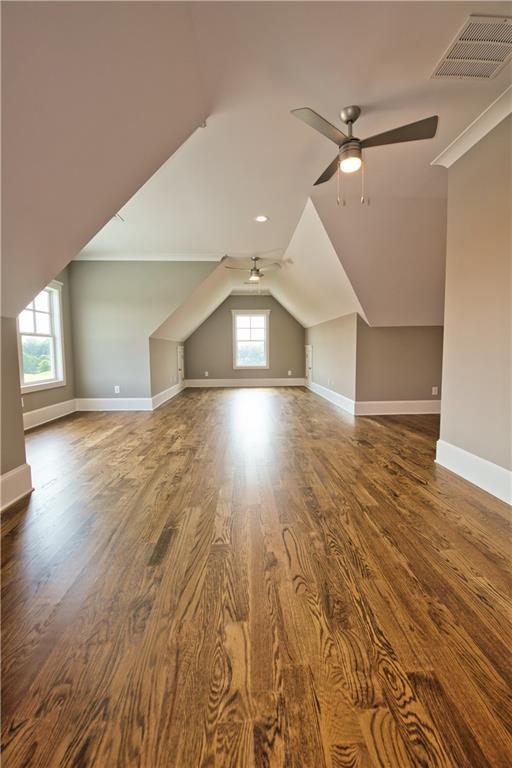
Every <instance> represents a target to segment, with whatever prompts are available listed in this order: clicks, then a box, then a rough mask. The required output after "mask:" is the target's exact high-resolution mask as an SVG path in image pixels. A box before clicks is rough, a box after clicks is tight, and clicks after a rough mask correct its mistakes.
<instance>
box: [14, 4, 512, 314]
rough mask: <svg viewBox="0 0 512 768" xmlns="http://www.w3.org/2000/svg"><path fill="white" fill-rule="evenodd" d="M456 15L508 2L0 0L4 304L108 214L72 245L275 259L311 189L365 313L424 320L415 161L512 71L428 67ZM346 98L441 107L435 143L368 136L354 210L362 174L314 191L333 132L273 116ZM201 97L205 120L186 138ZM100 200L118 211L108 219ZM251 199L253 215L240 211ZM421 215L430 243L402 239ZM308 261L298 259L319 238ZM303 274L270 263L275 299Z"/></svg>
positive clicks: (122, 252) (428, 277)
mask: <svg viewBox="0 0 512 768" xmlns="http://www.w3.org/2000/svg"><path fill="white" fill-rule="evenodd" d="M470 13H485V14H501V15H503V14H510V13H512V6H511V4H510V3H492V2H491V3H489V2H481V3H466V2H453V3H451V2H444V3H428V2H421V3H416V2H409V3H405V2H396V3H388V2H376V3H370V2H355V3H344V2H331V3H316V2H303V3H286V2H285V3H280V2H275V3H274V2H272V3H251V2H249V3H243V2H227V3H222V2H212V3H208V2H207V3H186V4H185V3H184V4H182V3H130V2H120V3H8V4H6V8H5V14H4V15H5V18H4V19H3V21H4V24H3V27H4V30H3V31H4V35H5V40H6V45H5V46H4V48H5V50H4V52H3V58H4V112H5V114H6V116H7V122H6V124H5V126H4V134H3V141H4V159H5V160H4V166H5V167H4V189H5V190H6V194H5V200H4V217H3V219H4V242H3V251H4V267H5V269H4V281H3V282H4V286H3V287H4V308H7V309H5V311H6V313H7V314H15V313H16V312H17V311H19V309H20V308H21V307H22V306H23V304H24V303H26V300H29V299H30V298H31V296H32V295H33V293H34V292H37V290H38V289H40V287H41V285H44V283H45V282H47V281H48V279H49V278H50V277H51V276H52V275H55V274H56V272H58V271H59V270H60V269H61V268H62V267H64V266H65V264H66V263H67V261H69V260H70V259H72V258H73V257H75V256H76V254H77V252H78V251H79V249H80V247H82V245H83V243H84V242H87V239H88V238H90V236H91V234H92V232H94V231H95V230H97V228H98V227H99V226H102V225H103V224H104V222H108V223H107V224H106V226H104V227H103V229H100V231H99V232H98V234H97V235H96V236H95V237H93V239H92V240H90V242H89V244H88V245H87V246H86V248H85V251H84V252H83V253H84V255H86V256H87V257H89V258H91V257H92V258H95V257H96V258H97V257H100V256H102V257H104V258H112V257H117V258H127V257H128V258H146V259H153V258H174V259H192V258H194V259H198V258H203V257H204V258H210V259H216V258H220V256H221V255H222V254H223V253H225V252H228V253H235V254H236V253H240V254H241V253H254V252H258V251H269V250H272V249H276V254H277V256H279V254H283V253H285V251H286V249H287V248H288V246H289V244H290V241H291V240H292V236H293V233H294V232H295V230H296V227H297V224H298V222H299V220H300V217H301V215H302V212H303V210H304V207H305V205H306V201H307V199H308V197H311V199H312V202H313V205H314V207H315V209H316V211H317V212H318V214H319V216H320V219H321V221H322V224H323V226H324V228H325V231H326V232H327V236H328V238H329V240H330V241H331V243H332V245H333V246H334V248H335V250H336V253H337V256H338V258H339V259H340V260H341V263H342V265H343V269H344V271H345V273H346V276H348V279H349V280H350V282H351V284H352V286H354V289H355V291H356V293H357V296H358V299H359V301H360V303H361V305H362V309H363V310H364V311H365V312H366V314H367V317H368V319H369V321H370V322H372V323H373V324H382V323H390V324H391V323H397V322H398V323H403V322H407V323H413V324H414V323H425V322H434V321H436V322H437V321H439V322H440V321H441V319H442V317H441V316H440V311H441V312H442V309H441V310H440V308H442V272H443V268H444V262H443V260H444V235H443V227H444V208H443V202H442V201H443V200H444V199H445V197H446V170H445V169H443V168H440V167H432V166H430V161H431V160H432V159H433V158H434V157H435V156H436V155H438V154H439V152H440V151H441V150H443V149H444V148H445V147H446V146H447V145H448V144H449V143H450V142H451V141H452V139H454V138H455V137H456V136H457V135H458V134H459V133H460V132H461V131H462V130H463V129H464V128H465V127H466V126H467V125H468V124H469V123H470V122H471V121H472V120H473V119H474V118H475V117H476V116H477V115H479V114H480V113H481V112H482V111H483V110H484V109H485V107H486V106H487V105H488V104H490V103H491V102H492V101H493V100H494V99H495V98H496V97H497V96H498V95H499V94H500V93H501V92H503V91H504V90H505V87H506V86H507V85H508V84H509V82H510V77H511V67H510V65H509V66H508V67H507V68H505V69H504V70H503V71H502V72H501V73H500V74H499V75H498V77H496V78H495V79H494V80H490V81H475V82H466V81H446V82H443V81H439V80H432V79H430V75H431V72H432V70H433V68H434V65H435V64H436V62H437V61H438V59H439V58H440V56H441V55H442V54H443V52H444V51H445V49H446V47H447V46H448V44H449V43H450V41H451V39H452V38H453V36H454V35H455V33H456V32H457V30H458V29H459V28H460V27H461V25H462V23H463V22H464V20H465V19H466V17H467V16H468V15H469V14H470ZM92 50H94V52H95V54H94V56H93V57H92V58H91V51H92ZM113 52H115V56H113ZM134 52H137V55H134ZM350 103H358V104H360V105H361V106H362V108H363V114H362V117H361V118H360V121H359V123H358V124H357V133H358V134H359V135H361V136H363V137H364V136H367V135H371V134H373V133H377V132H380V131H381V130H384V129H386V128H392V127H395V126H397V125H400V124H402V123H405V122H409V121H411V120H416V119H419V118H422V117H425V116H428V115H430V114H433V113H437V114H439V116H440V126H439V131H438V136H437V137H436V138H435V139H434V140H432V141H429V142H419V143H418V142H416V143H411V144H408V145H402V146H390V147H383V148H375V149H371V150H368V152H367V155H366V160H367V179H366V180H367V187H368V192H369V195H370V197H371V200H372V206H370V208H368V209H365V210H364V211H363V210H361V209H360V208H359V204H358V202H357V198H358V195H359V190H358V186H357V185H358V178H352V179H350V184H351V186H350V187H348V190H347V192H348V199H349V204H348V206H347V208H346V209H344V210H343V211H341V210H340V209H338V208H337V207H336V206H335V203H334V201H335V193H336V183H335V180H332V181H331V182H329V183H328V184H327V185H325V186H324V187H322V188H313V186H312V184H313V182H314V180H315V179H316V178H317V176H318V175H319V173H320V172H321V171H322V170H323V169H324V168H325V166H326V165H327V164H328V163H329V162H330V161H331V160H332V158H333V151H335V147H334V145H333V144H331V143H330V142H329V141H328V140H327V139H325V138H324V137H323V136H321V135H319V134H317V133H316V132H315V131H313V130H312V129H309V128H308V127H307V126H305V125H303V124H302V123H301V122H299V121H298V120H297V119H295V118H294V117H293V116H291V115H290V114H289V111H290V109H293V108H295V107H300V106H311V107H313V108H314V109H316V110H317V111H319V112H320V113H321V114H323V115H325V116H326V117H327V118H328V119H330V120H331V121H332V122H337V121H338V112H339V109H340V108H341V107H342V106H344V105H347V104H350ZM204 114H208V115H209V117H208V120H207V123H208V125H207V127H206V128H204V129H197V130H195V132H194V133H192V135H190V134H191V132H192V131H193V130H194V129H196V128H197V126H198V125H199V124H200V122H201V120H202V116H203V115H204ZM187 136H190V138H189V139H188V140H186V141H185V143H184V144H183V141H184V140H185V139H186V138H187ZM180 145H181V147H180ZM178 147H180V148H179V149H177V148H178ZM176 150H177V151H176ZM172 153H174V154H172ZM170 155H171V157H170V159H168V160H167V162H164V164H163V165H161V163H162V161H163V159H164V158H169V156H170ZM157 167H159V170H158V171H157V172H156V173H154V170H155V168H157ZM151 173H154V175H153V176H152V177H151V178H150V179H149V181H147V183H145V184H144V181H145V180H146V179H148V178H149V177H150V174H151ZM141 185H143V186H141ZM347 186H348V184H347ZM137 188H138V189H139V191H138V192H136V193H135V194H133V193H134V190H136V189H137ZM132 195H133V196H132ZM438 201H440V202H438ZM114 206H115V207H114ZM116 209H117V210H120V211H121V213H122V215H123V216H124V218H125V222H110V221H109V220H110V218H111V216H112V215H113V214H114V212H115V210H116ZM259 213H265V214H267V215H268V216H269V217H270V220H269V222H267V223H266V224H263V225H261V224H256V223H255V222H254V220H253V219H254V216H255V215H257V214H259ZM388 213H389V216H387V214H388ZM405 217H406V218H407V226H408V228H409V233H408V234H407V237H401V222H402V221H403V220H405ZM390 221H391V222H392V227H391V226H390V225H389V222H390ZM388 226H390V232H388V233H386V234H385V237H384V236H383V227H388ZM432 228H433V231H434V232H435V233H436V235H435V236H434V237H433V238H431V247H428V248H427V247H426V246H425V245H424V244H423V245H421V247H419V248H417V247H416V242H415V231H418V232H427V233H429V232H430V231H431V230H432ZM319 237H320V239H321V237H322V236H321V235H319ZM416 240H417V237H416ZM383 244H384V246H385V247H382V246H383ZM321 248H322V245H321V243H320V242H319V243H316V242H315V245H314V246H313V245H311V250H312V251H315V252H316V251H317V250H321ZM411 253H413V254H414V259H412V260H411ZM304 258H307V256H304ZM309 258H310V259H311V261H312V263H313V264H314V263H315V253H313V252H312V253H311V254H310V256H309ZM301 269H302V267H301ZM375 270H377V273H378V274H379V277H381V278H382V281H381V280H379V281H377V280H375V275H376V272H375ZM295 274H297V275H298V274H299V273H298V272H296V273H295ZM302 274H303V276H305V275H307V278H305V277H303V279H302V281H299V279H298V277H297V280H295V278H294V280H295V282H294V280H292V277H291V273H290V279H289V280H288V281H284V275H285V271H284V270H283V272H282V274H281V275H280V277H279V280H278V279H277V278H276V288H275V290H278V288H277V282H278V281H280V282H281V283H282V287H281V290H282V293H283V301H287V303H288V304H289V305H292V304H297V305H299V303H301V300H299V296H300V295H305V293H304V292H305V291H307V292H309V291H313V292H314V288H313V282H314V281H315V273H314V271H312V270H306V269H302ZM316 277H320V276H319V275H317V276H316ZM299 282H300V287H299ZM293 286H294V287H293ZM301 291H302V293H301ZM379 291H380V295H378V292H379ZM285 294H286V296H285ZM418 296H420V298H421V301H416V298H417V297H418ZM310 303H312V302H311V301H310ZM300 311H305V310H304V307H303V308H302V310H300Z"/></svg>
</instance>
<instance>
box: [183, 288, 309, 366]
mask: <svg viewBox="0 0 512 768" xmlns="http://www.w3.org/2000/svg"><path fill="white" fill-rule="evenodd" d="M232 309H270V321H269V322H270V339H269V340H270V368H265V369H264V370H255V369H254V368H251V369H248V370H235V369H234V368H233V327H232V314H231V310H232ZM304 343H305V342H304V328H303V327H302V326H301V325H300V323H298V322H297V320H295V318H293V317H292V316H291V315H290V313H289V312H287V311H286V309H284V307H282V306H281V304H279V302H278V301H276V300H275V299H274V298H273V297H272V296H228V298H227V299H226V300H225V301H224V302H223V303H222V304H221V305H220V307H218V308H217V309H216V310H215V312H213V313H212V314H211V315H210V317H209V318H208V319H207V320H205V322H204V323H203V324H202V325H200V326H199V328H198V329H197V330H196V331H194V333H193V334H192V335H191V336H190V337H189V338H188V339H187V340H186V342H185V376H186V378H187V379H204V378H205V376H204V372H205V371H208V373H209V377H208V378H210V379H247V378H249V379H253V378H254V379H256V378H263V379H267V378H284V377H287V376H288V371H289V370H291V371H292V377H293V378H303V377H304Z"/></svg>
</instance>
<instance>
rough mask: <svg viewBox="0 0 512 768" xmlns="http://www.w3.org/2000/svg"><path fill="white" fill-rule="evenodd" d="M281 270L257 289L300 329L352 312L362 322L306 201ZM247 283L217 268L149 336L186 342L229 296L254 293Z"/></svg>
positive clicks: (348, 286)
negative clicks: (268, 294) (270, 299)
mask: <svg viewBox="0 0 512 768" xmlns="http://www.w3.org/2000/svg"><path fill="white" fill-rule="evenodd" d="M280 264H281V268H280V269H279V270H277V271H270V270H269V271H267V272H266V273H265V277H264V278H263V280H262V281H261V283H260V286H261V289H263V290H264V291H266V292H268V293H270V294H271V295H272V296H274V298H276V299H277V300H278V301H279V302H280V304H282V305H283V307H285V309H287V310H288V312H290V314H291V315H293V317H295V319H296V320H298V321H299V323H301V325H303V326H304V327H309V326H311V325H316V324H317V323H322V322H324V321H326V320H332V319H333V318H335V317H340V316H341V315H347V314H350V313H352V312H358V313H359V314H360V315H361V316H362V317H366V316H365V312H364V309H363V308H362V307H361V304H360V303H359V301H358V299H357V296H356V295H355V293H354V290H353V288H352V286H351V284H350V282H349V280H348V278H347V275H346V274H345V271H344V269H343V267H342V265H341V262H340V260H339V259H338V256H337V255H336V251H335V250H334V248H333V246H332V243H331V241H330V240H329V238H328V236H327V233H326V231H325V229H324V227H323V225H322V222H321V220H320V217H319V216H318V213H317V212H316V210H315V208H314V206H313V204H312V202H311V201H310V200H308V202H307V203H306V206H305V208H304V211H303V213H302V216H301V217H300V220H299V223H298V225H297V228H296V230H295V233H294V235H293V237H292V239H291V242H290V244H289V246H288V248H287V249H286V253H285V254H284V258H283V259H281V260H280ZM263 271H265V267H263ZM247 277H248V274H247V273H246V272H233V271H231V270H227V269H224V264H219V266H218V267H217V268H216V269H215V271H214V272H212V273H211V274H210V275H208V277H207V278H206V279H205V280H204V281H203V282H202V283H201V284H200V285H199V286H198V287H197V288H196V289H195V290H194V292H193V293H192V294H191V295H190V296H189V297H188V298H187V299H186V300H185V301H184V302H183V303H182V304H181V305H180V306H179V307H178V308H177V309H176V310H175V311H174V312H173V313H172V314H171V315H170V317H169V318H168V319H167V320H166V321H165V322H164V323H162V325H161V326H160V327H159V328H158V329H157V331H156V332H155V333H154V334H153V336H155V337H157V338H164V339H173V340H175V341H184V340H185V339H187V338H188V337H189V336H190V334H191V333H193V332H194V331H195V330H196V328H198V327H199V326H200V325H201V323H202V322H204V320H206V318H207V317H208V316H209V315H211V313H212V312H214V311H215V310H216V309H217V307H219V306H220V304H222V302H223V301H224V299H226V297H227V296H229V294H230V293H233V292H240V291H243V292H244V293H253V292H255V291H256V290H258V288H255V289H253V290H251V289H250V288H248V287H247V285H246V283H245V282H244V281H245V280H247Z"/></svg>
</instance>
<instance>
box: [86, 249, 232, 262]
mask: <svg viewBox="0 0 512 768" xmlns="http://www.w3.org/2000/svg"><path fill="white" fill-rule="evenodd" d="M224 255H225V254H224V253H140V252H139V251H81V252H80V253H79V254H78V255H77V256H75V258H74V259H73V261H220V260H221V259H222V258H223V256H224Z"/></svg>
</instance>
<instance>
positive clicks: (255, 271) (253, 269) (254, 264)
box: [222, 254, 281, 283]
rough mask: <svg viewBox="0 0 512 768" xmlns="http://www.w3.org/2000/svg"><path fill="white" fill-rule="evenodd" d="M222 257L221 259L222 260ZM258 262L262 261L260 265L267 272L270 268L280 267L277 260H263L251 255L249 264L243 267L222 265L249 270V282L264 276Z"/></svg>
mask: <svg viewBox="0 0 512 768" xmlns="http://www.w3.org/2000/svg"><path fill="white" fill-rule="evenodd" d="M227 258H228V255H227V254H226V255H225V256H224V259H227ZM224 259H222V260H223V261H224ZM258 262H263V264H262V266H263V267H264V269H265V272H268V271H269V270H272V269H280V268H281V265H280V264H279V263H278V262H277V261H274V262H267V261H264V259H262V258H261V256H251V264H250V265H248V266H244V267H232V266H231V265H230V264H224V267H225V268H226V269H238V270H243V271H245V272H246V271H247V270H249V281H248V282H249V283H259V281H260V280H261V278H262V277H265V273H264V272H262V271H261V268H260V266H259V263H258Z"/></svg>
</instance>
